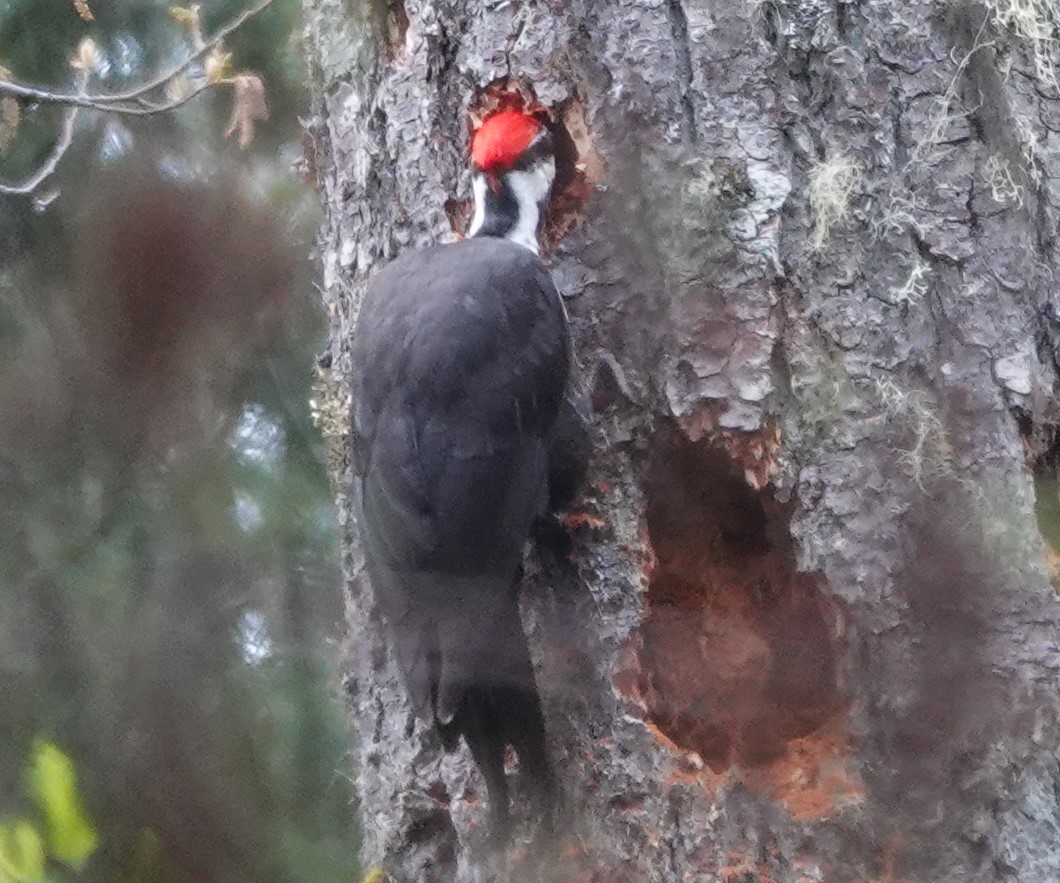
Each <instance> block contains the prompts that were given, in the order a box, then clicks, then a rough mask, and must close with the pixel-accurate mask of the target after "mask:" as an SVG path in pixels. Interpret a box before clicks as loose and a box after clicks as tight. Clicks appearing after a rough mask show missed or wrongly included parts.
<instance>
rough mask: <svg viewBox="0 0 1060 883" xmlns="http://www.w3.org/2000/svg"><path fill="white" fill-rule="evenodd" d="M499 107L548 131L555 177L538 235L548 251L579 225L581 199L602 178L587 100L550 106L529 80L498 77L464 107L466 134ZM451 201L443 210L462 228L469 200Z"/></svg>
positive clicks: (467, 217)
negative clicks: (530, 117) (535, 121)
mask: <svg viewBox="0 0 1060 883" xmlns="http://www.w3.org/2000/svg"><path fill="white" fill-rule="evenodd" d="M501 110H518V111H521V112H523V113H528V114H532V115H534V116H536V117H538V119H540V120H541V121H542V123H544V124H545V125H546V126H547V127H548V129H549V131H550V132H551V133H552V142H553V148H554V152H555V159H556V180H555V184H554V185H553V187H552V197H551V199H550V200H549V205H548V212H547V214H546V217H545V225H544V231H543V234H542V240H543V244H544V246H545V248H546V250H551V249H552V248H554V247H555V246H556V245H558V244H559V243H560V242H561V241H562V240H563V239H564V238H565V237H566V236H567V235H568V234H569V233H571V232H572V231H573V230H576V229H577V228H579V227H580V226H581V225H582V223H583V222H584V208H585V203H586V201H587V200H588V198H589V195H590V194H591V192H592V189H593V186H594V185H596V184H598V183H600V182H601V181H602V180H603V178H604V161H603V156H602V154H601V153H600V152H599V151H598V150H597V149H596V147H595V146H594V144H593V139H592V135H591V133H590V131H589V126H588V123H587V121H586V116H585V105H584V104H583V103H582V101H580V100H579V99H578V98H571V99H568V100H566V101H562V102H560V103H559V104H557V105H556V106H554V107H549V106H548V105H546V104H543V103H542V102H540V101H539V100H538V99H537V96H536V94H535V92H534V89H533V87H532V86H531V85H530V84H529V83H526V82H524V81H522V80H519V79H517V78H515V77H501V78H500V79H498V80H494V81H493V82H492V83H490V84H489V85H488V86H486V87H485V88H484V89H482V90H481V91H480V92H479V93H478V94H477V95H476V96H475V98H474V99H472V102H471V106H470V108H469V110H468V132H469V135H470V134H473V133H474V131H475V130H476V129H477V128H478V127H479V126H480V125H481V124H482V122H483V120H485V119H486V118H487V117H489V116H492V115H493V114H494V113H497V112H498V111H501ZM451 202H452V203H453V204H454V205H453V210H450V209H449V206H448V204H447V208H446V210H447V214H448V215H449V222H450V224H451V225H452V227H453V230H454V231H457V232H463V231H466V230H467V225H468V223H469V222H470V219H471V210H470V201H468V203H467V206H468V207H467V208H462V207H461V208H459V210H457V209H458V205H459V203H460V202H461V201H457V200H451Z"/></svg>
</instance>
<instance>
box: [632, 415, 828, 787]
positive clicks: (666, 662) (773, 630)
mask: <svg viewBox="0 0 1060 883" xmlns="http://www.w3.org/2000/svg"><path fill="white" fill-rule="evenodd" d="M646 490H647V527H648V533H649V539H650V542H651V545H652V549H653V551H654V554H655V565H654V567H653V571H652V575H651V580H650V586H649V590H648V599H647V612H646V616H645V620H644V624H643V627H642V633H641V638H642V648H641V652H640V665H639V670H640V683H639V684H638V687H639V692H640V693H641V695H642V697H643V699H644V701H645V704H646V706H647V709H648V714H649V716H650V719H651V721H652V723H654V724H655V725H656V726H657V727H658V728H659V729H660V730H661V731H662V732H663V733H664V734H665V735H666V736H667V737H668V738H669V739H671V740H672V741H673V742H674V743H676V744H677V745H679V746H680V747H682V748H684V749H687V750H691V751H695V752H697V753H698V754H699V755H700V757H701V758H702V759H703V760H704V762H706V763H707V764H708V765H709V766H710V767H711V768H712V769H713V770H714V771H715V772H720V771H722V770H725V769H727V768H728V767H729V766H731V765H733V764H738V765H740V766H744V767H748V766H754V765H758V764H764V763H768V762H770V761H774V760H776V759H778V758H780V757H781V756H783V755H784V754H785V753H786V752H787V751H788V748H789V745H790V744H791V743H792V741H793V740H798V739H802V738H803V737H806V736H808V735H809V734H811V733H814V732H815V731H817V730H819V729H820V728H822V727H823V726H824V725H825V724H826V723H828V722H829V721H830V720H831V719H832V718H834V717H835V715H836V712H837V711H838V710H839V709H840V708H841V706H842V704H843V703H842V700H841V697H840V694H839V690H838V688H837V683H836V649H835V644H834V638H833V635H832V631H833V629H832V627H831V626H830V625H829V620H830V617H828V616H826V615H825V612H824V608H823V606H822V605H823V603H824V602H823V601H822V598H821V594H820V590H819V583H818V577H816V576H813V575H810V574H804V573H799V572H798V571H797V569H796V566H795V555H794V550H793V547H792V540H791V536H790V533H789V530H788V525H789V517H790V512H789V508H790V507H787V506H783V505H781V504H779V503H777V502H776V501H775V500H774V499H773V496H772V494H771V493H770V490H769V488H768V487H766V488H765V489H763V490H762V491H755V490H754V489H753V488H751V487H750V486H749V485H748V484H747V482H746V480H745V479H744V476H743V472H742V470H741V468H740V467H739V466H738V465H737V463H736V462H735V461H734V459H733V458H732V457H731V456H730V455H729V453H727V451H726V450H725V449H724V448H723V447H722V446H721V445H719V444H716V443H712V442H710V441H699V442H690V441H688V440H687V439H685V438H684V436H682V435H681V434H680V433H679V432H678V431H677V430H676V429H664V430H663V431H662V432H660V433H659V435H658V436H657V437H656V439H655V442H654V444H653V448H652V451H651V454H650V461H649V466H648V471H647V481H646Z"/></svg>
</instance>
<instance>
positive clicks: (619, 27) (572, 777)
mask: <svg viewBox="0 0 1060 883" xmlns="http://www.w3.org/2000/svg"><path fill="white" fill-rule="evenodd" d="M306 6H307V11H306V16H307V34H308V42H309V51H310V55H311V59H312V67H313V73H314V78H315V88H316V90H317V99H316V112H315V116H314V118H313V120H312V122H311V127H310V131H311V134H312V140H313V142H314V144H315V161H314V164H315V171H316V175H317V180H318V186H319V188H320V192H321V195H322V197H323V202H324V207H325V212H326V221H325V228H324V233H323V239H322V252H323V261H324V277H325V290H324V297H325V302H326V305H327V307H328V310H329V312H330V316H331V331H332V336H331V340H332V343H331V354H330V355H331V364H332V369H333V374H334V380H335V383H336V386H337V390H338V392H337V395H338V396H339V398H340V399H341V397H342V390H343V389H345V384H346V383H347V381H348V371H349V360H348V355H347V353H348V341H349V337H350V332H351V329H352V327H353V324H354V322H355V317H356V312H357V305H358V299H359V295H360V293H361V291H362V290H363V287H364V285H365V283H366V281H367V280H368V279H369V278H370V277H371V275H372V274H373V272H375V271H376V270H378V269H379V268H380V267H381V266H383V265H384V264H385V263H386V262H388V261H390V260H392V259H393V258H395V257H396V256H397V255H398V254H399V253H401V252H402V251H404V250H406V249H409V248H413V247H417V246H422V245H426V244H427V243H430V242H434V241H439V240H447V239H452V238H453V237H454V230H455V232H456V233H460V232H462V230H463V223H464V221H463V218H465V217H466V214H465V213H466V203H465V202H463V200H465V199H466V198H467V196H468V195H469V191H470V186H469V177H468V174H467V172H466V171H465V153H466V145H467V132H468V122H467V110H468V107H469V104H470V103H471V102H472V100H473V99H474V98H475V97H476V95H477V94H478V93H479V91H480V90H482V89H483V88H484V87H486V86H487V85H488V84H490V83H491V82H494V81H495V80H497V79H498V78H501V77H506V76H514V77H518V78H520V79H521V80H522V81H523V82H525V83H529V84H531V85H532V86H533V88H534V89H535V90H536V94H537V97H538V98H539V99H540V100H541V101H542V102H544V103H545V104H546V105H548V106H549V107H551V108H552V109H553V110H554V112H555V113H556V115H557V117H558V118H559V119H560V120H561V121H562V123H563V124H564V125H565V127H566V128H567V130H568V132H569V133H570V134H571V135H572V137H573V139H574V142H575V143H576V145H577V147H578V150H579V164H580V165H579V172H578V174H577V176H576V178H575V180H574V182H573V183H572V185H571V187H570V188H569V189H568V193H567V194H566V196H565V197H564V198H563V199H562V200H560V203H561V205H560V208H559V210H558V211H557V213H556V217H555V218H554V219H553V220H554V223H553V229H552V239H553V247H552V248H551V249H550V250H549V253H548V255H547V260H548V261H549V263H550V264H551V266H552V270H553V273H554V275H555V278H556V282H557V284H558V286H559V287H560V290H561V291H563V293H564V294H565V296H566V297H567V299H568V300H567V304H568V307H569V310H570V314H571V322H572V326H573V329H574V334H575V338H576V342H577V353H578V368H577V375H578V382H579V384H580V386H581V389H582V390H583V391H585V392H588V393H589V395H590V399H591V401H592V404H593V416H592V431H593V433H594V436H595V441H596V452H595V457H594V460H593V463H592V468H591V473H590V479H589V483H588V485H587V488H586V491H585V495H584V497H583V499H582V500H581V501H579V504H578V508H577V511H576V512H575V513H574V514H573V516H572V517H571V518H569V519H568V522H569V524H570V525H571V529H572V531H573V535H574V540H575V543H574V547H575V548H574V553H573V555H572V561H571V562H570V563H567V562H563V563H559V562H556V561H554V560H551V559H549V558H548V557H547V556H546V555H544V554H540V555H538V554H536V553H535V555H534V556H533V557H532V558H531V560H530V561H529V562H528V565H527V577H526V591H525V593H524V597H525V605H524V613H525V618H526V621H527V624H528V628H529V629H530V632H531V645H532V647H533V649H534V652H535V657H536V662H537V666H538V677H539V683H540V687H541V690H542V693H543V695H544V698H545V704H546V716H547V720H548V725H549V731H550V738H551V742H552V752H553V755H554V757H555V758H556V762H557V766H558V768H559V770H560V774H561V779H562V782H563V785H564V788H565V793H566V799H567V807H568V810H569V814H570V818H569V820H568V821H566V822H565V823H564V824H562V825H561V826H560V832H561V835H560V837H561V842H559V843H554V844H546V845H543V844H540V843H538V844H535V845H534V846H533V847H531V848H530V849H529V855H528V857H527V856H526V855H525V853H526V852H527V850H514V851H513V852H512V854H511V855H509V856H507V857H506V858H505V859H504V861H507V862H508V867H507V870H503V871H501V872H500V876H499V879H502V880H511V879H521V878H522V877H521V875H522V874H524V873H525V874H526V875H527V876H529V877H534V876H535V875H540V879H554V880H575V879H578V880H582V879H592V880H666V881H671V880H725V881H750V880H772V881H791V883H793V881H817V880H821V881H865V880H881V881H882V880H916V881H927V880H932V881H941V880H946V881H978V880H984V881H989V880H1002V879H1004V880H1020V881H1027V883H1040V881H1043V880H1048V879H1060V837H1058V829H1060V806H1058V797H1057V792H1056V790H1054V784H1055V782H1056V780H1057V778H1058V775H1060V773H1058V769H1057V755H1056V753H1055V746H1056V745H1057V744H1058V741H1060V725H1058V721H1057V674H1058V668H1060V651H1058V648H1057V643H1056V635H1057V625H1058V619H1060V616H1058V609H1057V604H1056V601H1055V598H1054V592H1053V589H1052V587H1051V585H1050V572H1049V565H1048V564H1047V561H1048V560H1049V558H1050V554H1049V552H1048V549H1047V546H1046V545H1045V544H1044V543H1043V541H1042V536H1041V533H1040V531H1039V526H1038V524H1037V523H1036V499H1035V489H1036V484H1037V488H1038V494H1039V496H1040V497H1041V500H1040V501H1039V502H1038V503H1037V509H1038V512H1039V514H1041V513H1045V512H1047V511H1048V510H1049V509H1050V506H1051V507H1052V508H1055V505H1056V483H1055V465H1056V449H1055V444H1054V438H1055V426H1056V425H1057V424H1056V420H1057V403H1056V388H1057V356H1058V353H1060V350H1058V344H1060V325H1058V312H1057V301H1056V282H1055V281H1054V274H1055V273H1056V271H1057V269H1058V267H1057V264H1058V262H1060V250H1058V245H1057V239H1056V222H1057V218H1058V216H1060V93H1058V91H1057V85H1056V81H1055V76H1054V75H1053V71H1054V67H1053V65H1054V63H1055V61H1056V59H1055V57H1051V55H1050V53H1054V51H1055V44H1054V43H1052V42H1050V39H1049V38H1050V37H1051V36H1056V25H1057V22H1056V20H1055V17H1056V15H1057V13H1056V12H1055V10H1054V9H1053V8H1052V7H1051V6H1050V5H1049V4H1046V3H1044V2H1043V3H1040V4H1036V3H1030V4H1025V5H1024V8H1023V12H1022V15H1020V16H1016V15H1014V14H1011V13H1013V12H1014V11H1015V10H1014V7H1012V5H1011V4H1010V3H1008V2H1007V0H991V2H990V3H988V4H987V5H981V4H968V3H960V2H953V3H943V2H937V3H935V2H917V3H908V2H901V3H899V2H894V0H868V2H863V3H845V2H840V3H838V4H837V3H835V2H829V0H783V2H771V0H767V2H750V0H749V2H733V0H627V2H623V3H617V2H611V3H606V2H599V3H591V2H586V0H581V2H579V0H572V2H564V3H556V2H551V3H550V2H527V3H512V2H499V3H484V2H472V0H408V2H406V3H405V4H404V5H402V4H401V3H400V2H398V0H392V2H388V3H380V4H376V5H375V6H374V7H372V8H371V9H370V10H368V11H365V12H364V13H363V15H362V14H361V13H358V12H356V11H354V10H355V9H356V4H354V5H350V4H344V3H339V2H338V0H310V2H307V4H306ZM1051 17H1052V18H1051ZM339 453H340V456H339V457H338V458H337V461H336V463H335V477H336V479H337V480H338V482H339V488H340V497H341V499H340V502H341V504H342V505H343V506H344V507H348V501H347V499H346V497H345V489H346V488H347V487H348V484H349V475H348V474H347V472H346V471H345V463H344V459H343V457H342V456H341V454H342V453H343V452H341V451H339ZM1034 474H1036V475H1037V477H1038V480H1037V482H1035V480H1034V479H1033V477H1032V475H1034ZM1047 498H1048V499H1047ZM1050 501H1051V502H1050ZM344 514H345V515H346V520H347V529H348V537H347V547H346V556H345V559H346V565H347V573H348V584H347V603H348V606H347V611H348V620H349V639H348V646H347V650H348V657H347V661H346V666H347V672H348V675H347V685H348V690H349V699H350V712H351V716H352V719H353V724H354V726H355V728H356V731H357V737H358V738H357V746H356V756H357V759H358V770H357V776H358V785H359V791H360V795H361V799H362V801H363V802H362V807H361V811H362V813H363V822H364V827H365V840H364V850H365V856H364V858H365V860H366V863H368V864H379V863H382V864H384V865H385V867H386V868H387V870H388V872H389V873H390V875H391V877H392V878H393V879H395V880H401V881H418V880H440V881H442V880H444V881H449V880H461V881H465V880H477V879H485V878H486V877H485V875H486V874H487V872H488V866H489V865H490V864H491V863H492V864H493V865H496V864H497V863H498V862H499V861H501V859H498V858H493V859H490V858H488V850H486V849H485V846H484V842H485V810H484V803H485V800H484V797H485V789H484V786H483V783H482V781H481V779H480V777H479V775H478V773H477V772H476V771H475V770H474V768H473V766H472V764H471V761H470V757H469V755H468V753H467V751H466V750H465V749H463V748H462V749H461V750H460V751H458V752H456V753H455V754H453V755H446V754H444V753H443V752H442V750H441V748H440V745H439V743H438V742H437V740H436V739H435V738H433V737H432V736H431V735H430V734H429V733H427V732H425V730H424V728H423V727H422V725H420V724H417V725H416V727H415V729H414V730H413V729H412V726H411V717H410V712H409V709H408V706H407V703H406V701H405V699H404V693H403V690H402V689H401V686H400V684H399V681H398V678H397V675H396V672H395V669H394V666H393V663H392V661H391V660H390V658H389V656H388V655H387V653H386V649H385V646H384V644H383V643H382V642H381V640H380V639H379V637H378V636H377V630H376V627H375V624H374V622H373V621H372V613H371V610H372V604H371V595H370V589H369V587H368V586H367V585H366V584H365V581H364V580H363V579H361V578H359V567H358V560H359V552H358V548H357V545H356V542H355V540H354V538H353V531H352V525H350V524H349V521H350V518H349V512H348V511H346V510H345V509H344ZM1046 527H1048V528H1049V531H1047V533H1046V535H1047V536H1048V535H1049V532H1052V530H1053V527H1052V526H1051V525H1046ZM523 830H524V834H525V833H527V832H528V831H529V829H528V828H524V829H523ZM520 855H523V856H524V857H523V858H522V860H520ZM366 866H368V865H366ZM520 869H522V870H520Z"/></svg>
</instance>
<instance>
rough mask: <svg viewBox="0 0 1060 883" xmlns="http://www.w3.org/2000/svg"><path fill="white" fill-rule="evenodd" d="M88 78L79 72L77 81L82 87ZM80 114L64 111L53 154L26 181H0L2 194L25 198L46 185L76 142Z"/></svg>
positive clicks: (70, 110)
mask: <svg viewBox="0 0 1060 883" xmlns="http://www.w3.org/2000/svg"><path fill="white" fill-rule="evenodd" d="M87 78H88V71H78V72H77V80H78V83H79V84H80V85H82V86H83V85H84V83H85V81H86V79H87ZM78 113H80V108H78V107H67V108H66V109H65V110H64V111H63V119H62V122H61V123H60V124H59V138H58V139H57V140H56V142H55V146H54V147H53V148H52V152H51V153H49V154H48V156H47V158H46V159H45V160H44V162H42V163H41V164H40V165H39V166H38V167H37V169H36V170H35V171H33V172H32V173H30V175H29V177H27V178H25V179H24V180H22V181H19V182H18V183H15V184H12V183H9V182H7V181H4V180H0V193H2V194H7V195H10V196H25V195H26V194H28V193H32V192H33V191H34V190H36V189H37V188H38V187H40V185H41V184H42V183H44V181H45V179H46V178H48V177H49V176H50V175H51V174H52V172H54V171H55V169H56V167H57V166H58V165H59V161H60V160H61V159H62V158H63V156H64V155H65V153H66V151H67V150H69V149H70V143H71V142H72V141H73V140H74V123H75V122H77V115H78Z"/></svg>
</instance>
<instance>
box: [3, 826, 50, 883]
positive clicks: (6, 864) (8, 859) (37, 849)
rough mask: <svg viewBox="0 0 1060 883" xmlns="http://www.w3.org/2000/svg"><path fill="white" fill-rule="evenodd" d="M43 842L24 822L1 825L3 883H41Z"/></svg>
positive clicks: (42, 876)
mask: <svg viewBox="0 0 1060 883" xmlns="http://www.w3.org/2000/svg"><path fill="white" fill-rule="evenodd" d="M43 880H44V841H43V840H41V836H40V834H38V833H37V829H36V828H34V827H33V825H32V824H31V823H29V822H27V821H25V820H19V821H16V822H14V823H12V824H10V825H0V883H41V881H43Z"/></svg>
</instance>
